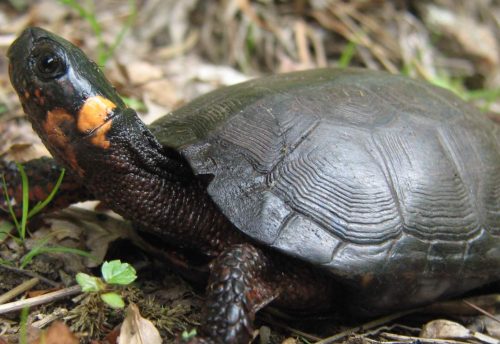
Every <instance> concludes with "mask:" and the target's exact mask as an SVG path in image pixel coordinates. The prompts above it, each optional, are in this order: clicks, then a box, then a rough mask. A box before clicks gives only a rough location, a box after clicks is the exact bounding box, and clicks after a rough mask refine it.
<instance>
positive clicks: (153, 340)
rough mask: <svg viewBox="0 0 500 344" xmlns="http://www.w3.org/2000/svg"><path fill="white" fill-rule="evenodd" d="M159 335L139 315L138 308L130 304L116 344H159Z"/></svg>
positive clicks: (152, 326) (151, 325) (150, 323)
mask: <svg viewBox="0 0 500 344" xmlns="http://www.w3.org/2000/svg"><path fill="white" fill-rule="evenodd" d="M161 343H162V341H161V337H160V333H159V332H158V330H157V329H156V327H155V326H154V325H153V323H152V322H151V321H149V320H147V319H144V318H143V317H142V316H141V314H140V313H139V308H138V307H137V306H136V305H134V304H130V306H128V308H127V317H126V318H125V320H124V321H123V324H122V328H121V330H120V337H118V344H161Z"/></svg>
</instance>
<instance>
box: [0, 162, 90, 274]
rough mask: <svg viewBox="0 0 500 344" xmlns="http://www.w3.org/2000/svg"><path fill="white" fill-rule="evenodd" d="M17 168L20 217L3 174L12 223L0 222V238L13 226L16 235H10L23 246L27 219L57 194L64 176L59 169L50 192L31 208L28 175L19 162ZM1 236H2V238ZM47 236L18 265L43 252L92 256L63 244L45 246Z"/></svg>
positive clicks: (4, 190) (3, 262)
mask: <svg viewBox="0 0 500 344" xmlns="http://www.w3.org/2000/svg"><path fill="white" fill-rule="evenodd" d="M16 165H17V168H18V170H19V174H20V176H21V185H22V204H21V209H22V213H21V219H20V220H19V219H18V218H17V216H16V213H15V211H14V208H13V206H12V203H11V201H10V196H9V194H8V190H7V183H6V181H5V176H4V175H2V182H3V184H2V188H3V193H4V198H5V201H6V203H7V207H8V209H9V213H10V216H11V219H12V222H13V223H12V224H9V223H7V224H1V227H0V239H5V238H6V236H9V235H10V230H11V229H12V228H13V227H14V228H16V230H17V236H13V235H10V236H11V237H12V238H13V239H14V240H15V241H16V242H17V243H18V244H20V245H22V246H25V242H26V233H27V224H28V221H29V219H31V218H32V217H33V216H35V215H37V214H38V213H40V212H41V211H42V210H43V209H44V208H45V207H46V206H47V205H48V204H49V203H50V202H51V201H52V200H53V198H54V197H55V195H56V194H57V191H58V190H59V188H60V186H61V183H62V181H63V178H64V173H65V171H64V169H63V170H62V171H61V174H60V175H59V178H58V179H57V182H56V184H55V186H54V188H53V189H52V191H51V192H50V194H49V195H48V196H47V198H45V199H44V200H43V201H40V202H38V203H37V204H36V205H35V206H34V207H33V208H31V209H29V181H28V176H27V174H26V171H25V170H24V167H23V166H22V165H21V164H16ZM2 236H3V238H2ZM48 240H49V238H45V239H42V240H40V241H39V242H38V243H37V245H36V246H35V247H33V248H32V249H31V250H29V251H28V253H27V254H26V255H24V256H23V258H22V259H21V262H20V264H19V265H20V267H21V268H25V267H26V266H27V265H28V264H29V263H30V262H31V261H32V260H33V258H34V257H36V256H38V255H40V254H44V253H71V254H78V255H81V256H85V257H89V258H92V256H91V255H90V254H89V253H88V252H85V251H82V250H78V249H74V248H70V247H65V246H47V242H48ZM9 263H12V262H8V261H6V260H5V259H3V260H1V261H0V264H9Z"/></svg>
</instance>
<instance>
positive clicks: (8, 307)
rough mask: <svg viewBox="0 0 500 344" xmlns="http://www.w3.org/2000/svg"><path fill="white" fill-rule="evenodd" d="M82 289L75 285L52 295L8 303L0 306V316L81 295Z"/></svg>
mask: <svg viewBox="0 0 500 344" xmlns="http://www.w3.org/2000/svg"><path fill="white" fill-rule="evenodd" d="M81 291H82V289H81V287H80V286H79V285H75V286H72V287H69V288H64V289H61V290H58V291H54V292H52V293H47V294H44V295H40V296H35V297H32V298H29V299H24V300H20V301H14V302H10V303H6V304H4V305H0V314H4V313H9V312H14V311H18V310H21V309H23V308H25V307H33V306H38V305H42V304H45V303H49V302H52V301H56V300H60V299H63V298H65V297H68V296H73V295H76V294H78V293H81Z"/></svg>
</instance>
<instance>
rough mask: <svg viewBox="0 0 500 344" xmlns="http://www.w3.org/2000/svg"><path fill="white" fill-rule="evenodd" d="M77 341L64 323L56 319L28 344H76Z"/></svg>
mask: <svg viewBox="0 0 500 344" xmlns="http://www.w3.org/2000/svg"><path fill="white" fill-rule="evenodd" d="M79 342H80V341H79V340H78V338H76V336H75V335H74V334H73V333H72V332H71V331H70V329H69V328H68V326H66V324H64V323H63V322H60V321H56V322H54V323H53V324H52V325H50V327H49V328H48V329H47V330H46V331H42V334H41V335H40V337H39V338H37V339H35V340H34V341H31V342H30V344H42V343H43V344H78V343H79Z"/></svg>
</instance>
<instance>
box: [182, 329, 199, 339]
mask: <svg viewBox="0 0 500 344" xmlns="http://www.w3.org/2000/svg"><path fill="white" fill-rule="evenodd" d="M181 337H182V340H183V341H185V342H187V341H188V340H190V339H193V338H194V337H196V329H195V328H193V329H192V330H191V331H189V332H187V331H183V332H182V334H181Z"/></svg>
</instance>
